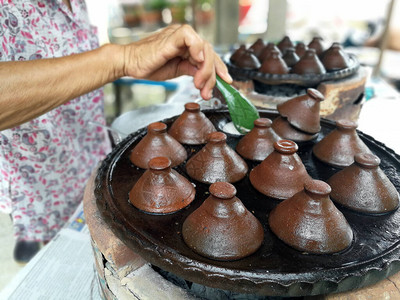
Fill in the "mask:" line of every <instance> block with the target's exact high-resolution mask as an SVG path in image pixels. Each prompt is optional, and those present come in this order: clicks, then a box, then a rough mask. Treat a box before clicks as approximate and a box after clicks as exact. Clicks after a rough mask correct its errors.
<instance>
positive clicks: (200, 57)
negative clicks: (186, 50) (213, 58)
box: [199, 51, 204, 61]
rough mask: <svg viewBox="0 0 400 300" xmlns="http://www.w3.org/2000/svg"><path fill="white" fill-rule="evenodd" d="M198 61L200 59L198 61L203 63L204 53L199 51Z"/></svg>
mask: <svg viewBox="0 0 400 300" xmlns="http://www.w3.org/2000/svg"><path fill="white" fill-rule="evenodd" d="M199 59H200V61H204V52H203V51H200V53H199Z"/></svg>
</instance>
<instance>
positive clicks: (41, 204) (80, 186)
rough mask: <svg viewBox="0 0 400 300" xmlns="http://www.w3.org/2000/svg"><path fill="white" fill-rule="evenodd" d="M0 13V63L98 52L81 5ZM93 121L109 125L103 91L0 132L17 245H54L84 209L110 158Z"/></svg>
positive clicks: (0, 162) (0, 201) (37, 5)
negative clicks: (89, 185) (98, 170)
mask: <svg viewBox="0 0 400 300" xmlns="http://www.w3.org/2000/svg"><path fill="white" fill-rule="evenodd" d="M0 5H1V6H0V60H1V61H14V60H32V59H41V58H52V57H60V56H66V55H70V54H74V53H80V52H84V51H88V50H91V49H93V48H96V47H98V40H97V37H96V28H95V27H93V26H91V25H90V24H89V20H88V15H87V11H86V5H85V2H84V0H71V6H72V10H69V8H68V7H67V6H66V5H65V4H64V3H63V2H62V0H41V1H37V0H30V1H21V0H0ZM10 72H12V70H10ZM26 80H29V78H26ZM21 88H23V87H21ZM2 109H5V108H2ZM88 121H94V122H99V123H102V124H104V123H105V121H104V113H103V91H102V90H96V91H94V92H91V93H89V94H87V95H84V96H82V97H79V98H77V99H74V100H72V101H70V102H68V103H66V104H64V105H62V106H60V107H58V108H56V109H54V110H53V111H50V112H48V113H46V114H44V115H42V116H40V117H38V118H37V119H34V120H32V121H30V122H27V123H25V124H22V125H20V126H17V127H15V128H12V129H7V130H4V131H2V132H0V180H1V181H0V211H1V212H5V213H11V214H12V217H13V220H14V229H15V236H16V238H17V239H19V240H35V241H47V240H50V239H51V238H52V237H53V236H54V235H55V234H56V232H57V231H58V230H59V229H60V228H61V227H62V226H63V225H64V223H65V221H67V220H68V218H69V216H70V215H71V214H72V213H73V212H74V211H75V209H76V207H77V206H78V204H79V203H80V202H81V200H82V198H83V191H84V188H85V184H86V181H87V179H88V177H89V175H90V173H91V171H92V169H93V167H95V166H96V164H97V162H98V161H99V160H101V159H102V158H103V157H104V156H105V155H106V154H107V153H108V152H109V151H110V143H109V140H108V137H107V135H106V133H105V132H104V131H103V130H102V129H101V128H100V127H95V126H93V125H90V123H88Z"/></svg>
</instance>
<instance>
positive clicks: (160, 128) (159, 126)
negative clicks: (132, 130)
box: [147, 122, 167, 133]
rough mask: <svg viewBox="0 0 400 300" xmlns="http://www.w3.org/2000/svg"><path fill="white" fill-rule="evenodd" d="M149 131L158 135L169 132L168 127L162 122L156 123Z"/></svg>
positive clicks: (150, 126) (149, 127) (152, 124)
mask: <svg viewBox="0 0 400 300" xmlns="http://www.w3.org/2000/svg"><path fill="white" fill-rule="evenodd" d="M147 130H148V131H151V132H156V133H162V132H166V131H167V125H166V124H164V123H162V122H154V123H151V124H149V126H147Z"/></svg>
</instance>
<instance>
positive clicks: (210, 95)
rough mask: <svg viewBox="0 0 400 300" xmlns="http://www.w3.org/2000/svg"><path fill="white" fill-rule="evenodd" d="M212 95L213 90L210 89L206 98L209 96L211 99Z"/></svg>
mask: <svg viewBox="0 0 400 300" xmlns="http://www.w3.org/2000/svg"><path fill="white" fill-rule="evenodd" d="M212 96H213V92H212V91H210V92H209V93H208V98H209V99H211V98H212Z"/></svg>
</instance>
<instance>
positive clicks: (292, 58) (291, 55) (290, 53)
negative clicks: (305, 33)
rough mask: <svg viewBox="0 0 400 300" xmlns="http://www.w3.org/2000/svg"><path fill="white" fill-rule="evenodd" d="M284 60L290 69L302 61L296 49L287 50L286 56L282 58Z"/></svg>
mask: <svg viewBox="0 0 400 300" xmlns="http://www.w3.org/2000/svg"><path fill="white" fill-rule="evenodd" d="M282 59H283V60H284V61H285V63H286V65H287V66H288V67H289V68H291V67H293V66H294V65H295V64H296V63H297V62H298V61H299V60H300V58H299V56H298V55H297V54H296V52H295V49H294V48H287V49H286V51H285V54H284V55H283V56H282Z"/></svg>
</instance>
